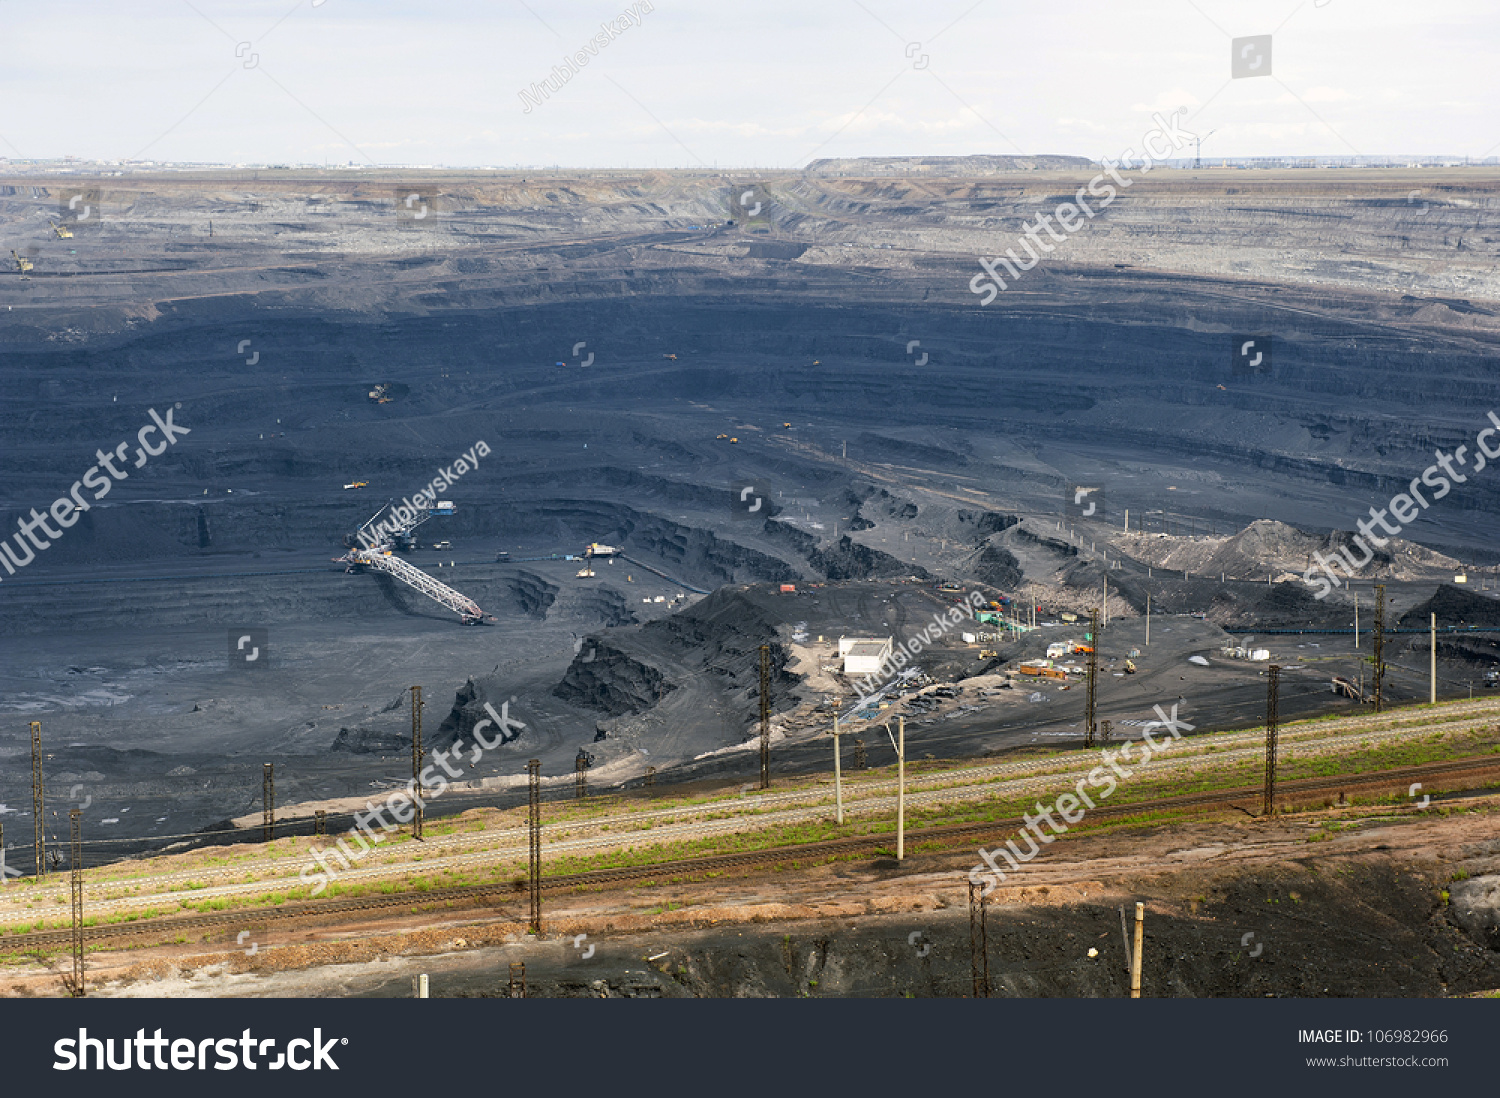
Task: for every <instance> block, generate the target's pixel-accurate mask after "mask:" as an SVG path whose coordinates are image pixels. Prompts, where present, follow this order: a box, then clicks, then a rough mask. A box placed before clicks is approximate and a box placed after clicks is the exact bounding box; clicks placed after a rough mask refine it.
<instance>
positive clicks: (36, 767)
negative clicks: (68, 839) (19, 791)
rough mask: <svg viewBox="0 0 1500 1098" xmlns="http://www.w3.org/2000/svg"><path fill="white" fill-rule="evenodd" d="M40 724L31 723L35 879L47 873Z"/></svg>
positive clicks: (37, 722)
mask: <svg viewBox="0 0 1500 1098" xmlns="http://www.w3.org/2000/svg"><path fill="white" fill-rule="evenodd" d="M42 809H43V797H42V722H41V721H32V722H31V819H32V821H33V824H34V826H35V829H36V847H35V854H36V879H37V880H39V881H40V880H41V879H42V875H43V874H45V873H46V872H47V863H46V854H47V842H46V840H45V839H44V838H43V837H42V822H43V820H42Z"/></svg>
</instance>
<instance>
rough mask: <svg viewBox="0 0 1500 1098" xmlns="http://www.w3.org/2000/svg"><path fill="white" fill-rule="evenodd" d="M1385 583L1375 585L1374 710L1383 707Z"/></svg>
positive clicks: (1377, 710) (1376, 710)
mask: <svg viewBox="0 0 1500 1098" xmlns="http://www.w3.org/2000/svg"><path fill="white" fill-rule="evenodd" d="M1384 680H1385V584H1383V583H1377V584H1376V585H1375V712H1377V713H1379V712H1380V711H1381V710H1382V709H1383V708H1384V707H1385V693H1384V689H1383V688H1384V686H1385V681H1384Z"/></svg>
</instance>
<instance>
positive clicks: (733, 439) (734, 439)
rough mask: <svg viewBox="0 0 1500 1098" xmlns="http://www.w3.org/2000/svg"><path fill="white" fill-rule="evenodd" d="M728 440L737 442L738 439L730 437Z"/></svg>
mask: <svg viewBox="0 0 1500 1098" xmlns="http://www.w3.org/2000/svg"><path fill="white" fill-rule="evenodd" d="M729 441H730V442H738V441H739V439H737V438H732V439H730V440H729Z"/></svg>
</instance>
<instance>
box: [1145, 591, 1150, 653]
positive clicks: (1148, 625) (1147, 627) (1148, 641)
mask: <svg viewBox="0 0 1500 1098" xmlns="http://www.w3.org/2000/svg"><path fill="white" fill-rule="evenodd" d="M1150 644H1151V596H1150V595H1147V596H1146V645H1147V647H1149V646H1150Z"/></svg>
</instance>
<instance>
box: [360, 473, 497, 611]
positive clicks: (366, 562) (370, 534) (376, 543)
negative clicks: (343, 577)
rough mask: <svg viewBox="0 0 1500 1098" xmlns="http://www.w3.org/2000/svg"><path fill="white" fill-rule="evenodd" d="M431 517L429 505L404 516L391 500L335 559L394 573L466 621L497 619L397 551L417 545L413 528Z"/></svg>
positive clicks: (366, 523) (367, 522) (409, 585)
mask: <svg viewBox="0 0 1500 1098" xmlns="http://www.w3.org/2000/svg"><path fill="white" fill-rule="evenodd" d="M405 510H406V508H402V509H401V511H403V512H404V511H405ZM387 512H389V514H387ZM381 515H387V517H386V519H385V520H384V521H383V522H380V521H377V520H379V519H380V517H381ZM428 518H429V514H428V512H427V510H426V509H425V508H417V509H416V511H415V513H414V514H411V515H409V516H403V515H402V514H401V513H400V512H398V510H397V508H395V507H394V506H392V504H390V503H387V504H386V505H385V506H384V507H382V508H381V509H380V510H379V511H376V512H375V514H374V515H372V516H371V517H370V518H369V520H368V521H366V522H365V524H364V525H363V526H361V527H360V528H359V532H358V533H356V534H351V535H350V536H349V537H347V538H345V539H344V545H345V546H346V547H347V548H348V550H349V551H348V552H347V553H345V554H344V555H343V556H342V557H336V558H335V560H337V561H338V562H339V563H341V564H346V565H348V567H347V568H345V569H344V571H345V572H363V571H365V570H366V569H369V570H372V571H376V572H384V573H385V574H386V575H388V576H393V577H395V578H396V579H398V580H400V581H401V582H402V583H404V584H406V585H407V586H408V587H412V588H415V589H416V590H418V591H420V592H421V593H422V594H424V595H426V596H427V597H428V598H430V599H431V600H432V601H433V602H436V603H439V604H440V605H442V606H446V607H447V608H448V609H449V610H452V611H453V612H454V613H455V614H457V615H458V616H459V617H460V618H461V619H463V623H464V624H465V625H483V624H484V622H485V621H486V620H489V621H494V620H495V619H494V618H493V617H491V618H488V619H486V616H485V613H484V611H483V610H481V609H480V608H479V604H478V603H476V602H475V601H474V600H473V599H471V598H469V597H468V596H467V595H465V594H462V593H461V592H458V591H455V590H454V589H453V588H451V587H449V586H448V585H447V584H445V583H439V582H438V581H437V580H435V579H433V578H432V577H431V576H429V575H428V574H427V573H426V572H424V571H422V570H421V569H420V568H416V567H414V566H412V565H410V564H408V563H407V562H406V561H404V560H402V559H401V558H400V557H398V556H396V555H395V554H396V551H397V550H405V549H411V548H413V547H414V545H415V539H414V538H413V537H412V531H413V530H415V529H416V528H417V527H418V526H420V525H422V523H424V522H426V521H427V519H428Z"/></svg>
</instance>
